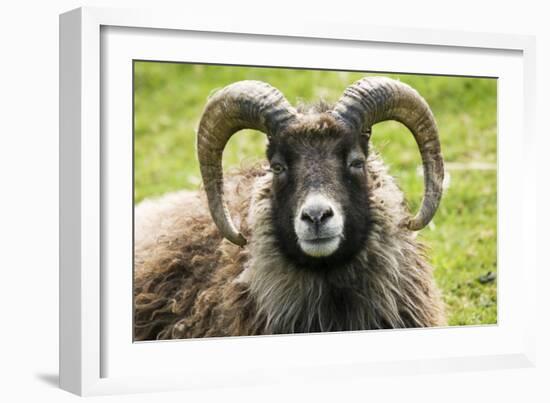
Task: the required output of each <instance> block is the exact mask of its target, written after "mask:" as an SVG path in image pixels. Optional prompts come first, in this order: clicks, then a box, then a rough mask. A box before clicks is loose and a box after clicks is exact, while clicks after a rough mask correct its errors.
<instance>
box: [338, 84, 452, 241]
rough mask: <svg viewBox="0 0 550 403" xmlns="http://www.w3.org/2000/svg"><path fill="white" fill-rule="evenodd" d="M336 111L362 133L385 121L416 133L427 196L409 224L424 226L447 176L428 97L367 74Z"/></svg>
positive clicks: (415, 227)
mask: <svg viewBox="0 0 550 403" xmlns="http://www.w3.org/2000/svg"><path fill="white" fill-rule="evenodd" d="M332 113H333V114H334V115H336V117H337V118H339V119H341V120H343V121H345V122H347V123H348V124H350V125H351V126H352V127H353V128H354V129H356V130H361V131H362V132H366V131H367V130H368V129H370V127H371V126H372V125H374V124H376V123H378V122H382V121H385V120H397V121H399V122H401V123H403V124H404V125H405V126H407V128H408V129H409V130H410V131H411V132H412V134H413V136H414V138H415V140H416V143H417V144H418V148H419V150H420V154H421V156H422V165H423V168H424V197H423V199H422V206H421V207H420V210H419V211H418V213H417V214H416V216H415V217H414V218H412V219H411V220H410V221H409V223H408V227H409V229H411V230H413V231H417V230H420V229H422V228H424V227H425V226H426V225H427V224H428V223H429V222H430V220H431V219H432V218H433V216H434V214H435V212H436V210H437V207H438V206H439V201H440V200H441V193H442V187H443V175H444V168H443V158H442V156H441V146H440V144H439V134H438V130H437V125H436V123H435V119H434V116H433V114H432V111H431V110H430V107H429V106H428V104H427V103H426V101H425V100H424V98H422V97H421V96H420V95H419V94H418V92H416V91H415V90H414V89H413V88H411V87H409V86H408V85H407V84H404V83H401V82H399V81H396V80H392V79H389V78H386V77H366V78H363V79H361V80H359V81H357V82H356V83H355V84H352V85H351V86H349V87H348V88H347V89H346V91H345V92H344V95H343V96H342V97H341V98H340V100H339V101H338V103H337V104H336V106H335V107H334V109H333V111H332Z"/></svg>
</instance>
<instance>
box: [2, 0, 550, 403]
mask: <svg viewBox="0 0 550 403" xmlns="http://www.w3.org/2000/svg"><path fill="white" fill-rule="evenodd" d="M178 3H180V4H182V3H183V0H180V1H173V2H170V1H160V0H157V1H155V2H154V6H155V7H160V6H169V5H175V4H178ZM187 3H189V4H190V5H189V6H188V8H186V9H183V10H182V12H187V13H201V14H202V13H205V14H207V13H216V14H219V15H226V16H228V18H230V16H231V14H232V13H245V14H247V15H249V16H250V18H270V19H279V20H280V21H281V24H284V21H285V18H286V16H287V15H294V16H301V17H302V18H316V19H321V20H330V21H352V22H355V23H361V22H364V23H368V24H374V25H389V26H392V25H393V26H394V25H400V26H404V27H419V28H450V29H464V30H469V31H485V32H505V33H523V34H535V35H537V40H538V42H537V52H538V53H537V56H538V60H537V69H538V73H539V77H538V93H537V113H538V117H539V120H538V122H537V126H536V127H537V130H538V147H537V149H538V151H539V155H538V160H539V164H540V165H539V166H540V171H539V172H540V173H539V175H540V177H539V185H540V186H539V201H538V202H539V222H540V223H541V225H540V227H539V234H538V242H539V268H540V269H547V268H548V264H547V261H548V259H546V258H543V256H542V253H543V252H544V251H545V247H546V244H547V241H548V236H545V234H543V230H542V229H543V228H544V227H545V225H547V224H548V222H549V220H548V218H549V217H548V212H547V211H546V212H544V211H543V210H542V206H544V205H550V203H549V200H548V199H549V198H548V190H547V187H546V184H547V183H548V180H547V176H548V174H549V173H550V169H549V164H548V157H547V156H546V153H547V152H548V151H547V150H550V147H549V146H550V141H549V140H548V129H544V130H543V127H544V126H545V125H546V122H545V121H544V119H545V118H546V116H547V114H548V111H550V102H549V99H550V97H548V96H547V95H546V96H545V95H544V93H543V91H544V90H547V91H548V90H550V86H549V81H550V80H549V78H548V76H545V75H543V74H542V73H543V72H550V31H549V29H548V28H546V27H545V26H548V12H547V11H546V10H545V8H544V2H543V1H539V2H536V1H528V0H524V1H522V2H517V3H510V4H506V3H504V2H497V1H490V2H480V1H479V0H477V1H467V0H462V1H460V2H442V1H439V2H437V1H420V0H417V1H414V2H411V1H405V0H403V1H397V0H394V1H392V2H380V1H377V2H373V4H369V2H367V1H357V0H355V1H353V0H338V1H333V2H328V1H327V2H322V1H320V0H317V1H313V2H310V4H308V2H306V1H303V2H302V3H299V2H297V1H295V0H294V1H285V0H271V1H269V2H260V0H256V1H255V2H250V3H247V2H246V1H244V0H231V1H213V0H208V1H190V2H187ZM248 4H250V6H248ZM81 5H100V6H116V7H124V6H129V7H140V6H141V7H151V6H153V3H151V2H146V1H139V0H134V1H110V2H108V1H103V2H91V1H82V2H76V1H49V2H46V1H42V2H41V1H38V0H36V1H19V2H17V3H16V2H13V3H10V4H3V7H2V8H1V11H0V19H1V20H0V43H1V46H0V49H1V51H2V56H3V57H2V62H1V63H0V97H1V98H0V99H1V102H2V105H0V111H1V113H0V122H1V123H2V124H1V125H0V135H1V143H0V184H1V187H0V236H1V238H2V239H1V243H0V245H1V248H0V251H1V257H2V258H1V260H0V262H1V263H0V269H1V270H2V274H3V276H2V277H0V279H1V280H0V287H1V289H0V302H1V305H0V306H1V307H2V309H1V311H0V313H1V317H0V323H1V325H0V329H1V331H0V334H1V336H0V337H1V339H0V362H1V364H0V365H1V366H0V379H1V381H0V396H2V397H0V399H1V400H2V401H6V402H14V401H38V400H39V401H41V402H43V401H46V402H48V401H52V402H65V401H74V400H76V397H74V396H72V395H70V394H68V393H66V392H64V391H61V390H59V389H57V387H56V383H57V355H58V346H57V336H58V331H57V328H58V315H57V302H58V298H57V295H58V271H57V264H58V242H57V237H58V226H57V221H58V207H57V203H58V196H57V193H58V180H57V177H58V172H57V171H58V163H57V161H58V14H59V13H60V12H63V11H66V10H68V9H71V8H74V7H78V6H81ZM545 232H546V231H545ZM548 269H550V268H548ZM548 278H549V275H548V272H547V271H546V270H540V273H539V277H538V278H536V279H535V278H534V279H532V281H535V282H537V283H538V284H539V295H538V299H539V312H538V314H539V317H540V318H541V323H540V327H539V329H538V345H537V349H538V355H537V356H538V365H537V368H535V369H522V370H502V371H488V372H479V373H457V374H446V375H418V376H398V377H391V378H390V377H385V376H380V377H370V378H366V379H359V378H354V379H352V380H350V381H349V382H342V381H339V382H338V383H334V384H326V383H324V384H304V385H302V386H297V385H292V386H291V387H288V388H286V387H276V386H274V387H261V388H259V387H258V388H247V389H225V390H214V391H208V392H205V391H199V392H186V393H182V392H179V393H164V394H157V395H135V396H127V397H121V396H115V397H100V398H93V400H99V401H116V402H121V401H132V402H142V401H143V402H148V401H151V402H155V401H161V402H170V401H178V402H182V401H237V400H238V401H248V400H250V401H253V400H256V401H268V402H269V401H281V400H285V401H294V400H303V401H314V400H315V401H335V400H337V401H343V400H354V401H355V400H361V401H363V400H365V401H366V400H370V401H403V400H407V401H416V400H418V401H423V402H428V401H446V402H453V401H457V402H458V401H461V402H464V401H465V400H466V399H467V400H469V401H482V400H486V401H491V402H492V401H525V402H532V401H549V399H550V391H548V384H549V382H550V349H549V347H548V341H549V340H550V331H549V330H550V329H549V326H548V318H549V317H548V311H547V309H548V307H549V305H550V304H549V297H548V295H549V294H550V293H548V292H544V290H545V289H546V287H548V286H549V285H548V284H550V283H549V282H548Z"/></svg>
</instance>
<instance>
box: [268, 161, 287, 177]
mask: <svg viewBox="0 0 550 403" xmlns="http://www.w3.org/2000/svg"><path fill="white" fill-rule="evenodd" d="M285 170H286V168H285V167H284V165H283V164H279V163H274V164H272V165H271V172H273V173H274V174H275V175H280V174H282V173H283V172H284V171H285Z"/></svg>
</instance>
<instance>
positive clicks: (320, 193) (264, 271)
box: [134, 77, 445, 340]
mask: <svg viewBox="0 0 550 403" xmlns="http://www.w3.org/2000/svg"><path fill="white" fill-rule="evenodd" d="M385 120H396V121H399V122H401V123H403V124H404V125H405V126H406V127H407V128H408V129H409V130H410V131H411V133H412V134H413V136H414V138H415V140H416V143H417V145H418V148H419V151H420V155H421V157H422V164H423V170H424V197H423V200H422V204H421V207H420V210H419V212H418V213H417V214H416V215H415V216H414V217H411V215H410V214H409V211H408V208H407V206H406V202H405V198H404V195H403V193H402V191H401V190H400V189H399V188H398V186H397V185H396V183H395V181H394V179H393V178H392V177H391V176H390V175H389V173H388V171H387V168H386V166H385V165H384V163H383V162H382V159H381V158H380V156H379V155H378V154H377V153H376V152H375V151H374V150H372V149H370V148H372V147H370V145H369V139H370V136H371V133H372V131H371V127H372V126H373V125H374V124H376V123H378V122H381V121H385ZM246 128H248V129H255V130H258V131H261V132H263V133H265V134H266V135H267V139H268V145H267V152H266V155H267V162H268V164H266V165H265V168H264V167H262V166H260V165H255V166H252V167H250V168H243V169H241V170H240V171H238V172H234V173H232V174H231V175H226V178H225V179H224V176H223V171H222V154H223V150H224V148H225V145H226V143H227V142H228V140H229V139H230V138H231V136H232V135H233V134H235V133H236V132H238V131H239V130H241V129H246ZM197 154H198V159H199V164H200V170H201V175H202V179H203V183H204V189H203V190H204V191H201V192H189V191H180V192H176V193H171V194H168V195H165V196H163V197H161V198H158V199H151V200H145V201H143V202H142V203H140V204H139V205H137V206H136V208H135V243H134V262H135V267H134V286H135V287H134V312H135V318H134V319H135V320H134V324H135V328H134V336H135V339H136V340H151V339H175V338H188V337H210V336H238V335H258V334H281V333H283V334H286V333H301V332H325V331H344V330H365V329H381V328H404V327H427V326H438V325H443V324H444V323H445V314H444V308H443V303H442V300H441V297H440V294H439V291H438V289H437V287H436V285H435V282H434V279H433V274H432V268H431V266H430V265H429V264H428V262H427V259H426V256H425V248H424V247H423V246H422V244H421V243H420V242H419V241H417V240H416V231H418V230H420V229H421V228H423V227H424V226H426V225H427V224H428V223H429V222H430V220H431V219H432V218H433V216H434V214H435V212H436V210H437V207H438V205H439V202H440V199H441V193H442V182H443V171H444V169H443V159H442V156H441V149H440V143H439V136H438V131H437V126H436V123H435V120H434V117H433V115H432V112H431V110H430V108H429V106H428V105H427V103H426V102H425V100H424V99H423V98H422V97H421V96H420V95H419V94H418V93H417V92H416V91H415V90H414V89H412V88H411V87H409V86H408V85H406V84H404V83H401V82H399V81H395V80H391V79H389V78H385V77H367V78H363V79H362V80H359V81H358V82H356V83H355V84H352V85H351V86H349V87H348V88H347V89H346V91H345V92H344V94H343V96H342V97H341V98H340V100H339V101H338V102H337V103H336V104H335V105H333V106H329V105H326V104H324V103H319V104H316V105H312V106H305V107H299V108H294V107H292V106H291V105H290V104H289V103H288V101H287V100H286V99H285V97H284V96H283V95H282V93H281V92H280V91H278V90H277V89H275V88H273V87H272V86H270V85H269V84H266V83H263V82H259V81H240V82H236V83H234V84H231V85H229V86H227V87H225V88H223V89H221V90H219V91H218V92H216V93H215V94H214V95H213V96H212V97H211V98H210V99H209V100H208V102H207V104H206V107H205V109H204V112H203V115H202V118H201V120H200V124H199V128H198V133H197ZM238 228H239V229H238Z"/></svg>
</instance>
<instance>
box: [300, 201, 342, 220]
mask: <svg viewBox="0 0 550 403" xmlns="http://www.w3.org/2000/svg"><path fill="white" fill-rule="evenodd" d="M333 215H334V211H333V210H332V208H331V207H330V206H319V205H315V206H310V207H307V208H305V209H303V210H302V214H301V219H302V220H304V221H309V222H311V223H313V224H320V223H322V222H323V221H325V220H327V219H328V218H330V217H332V216H333Z"/></svg>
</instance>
